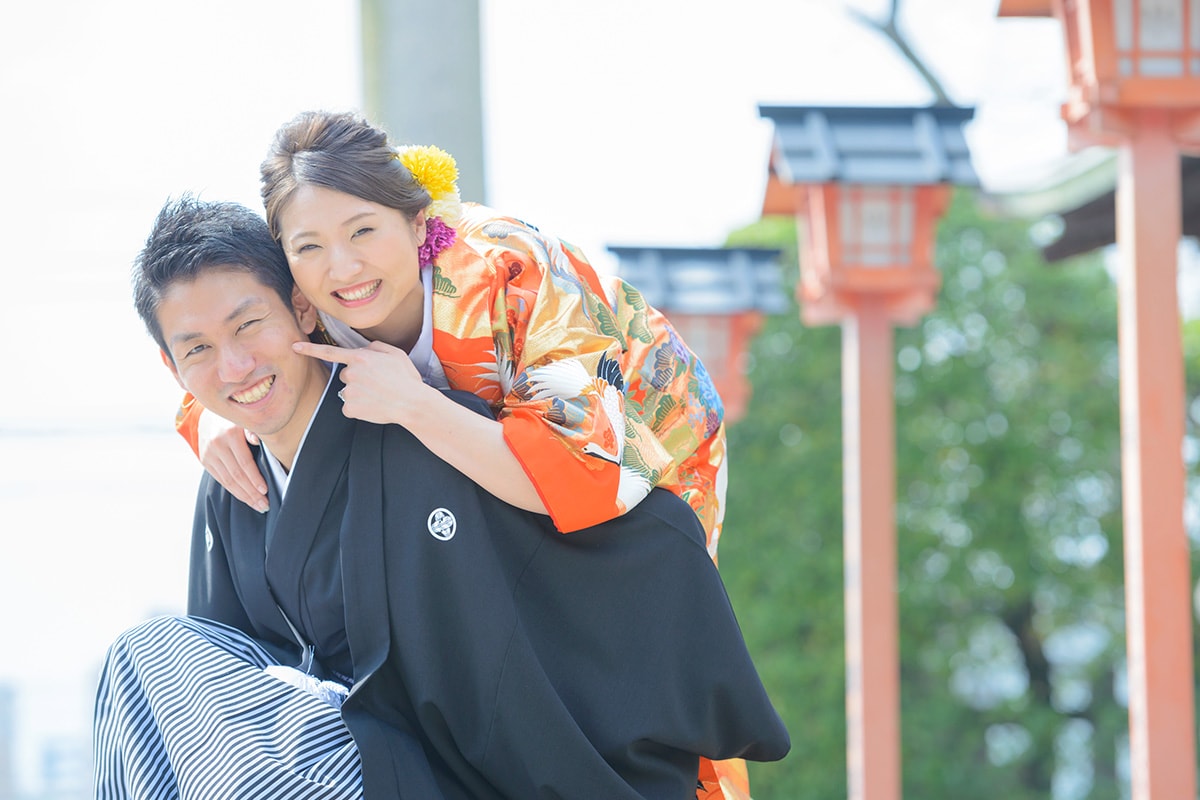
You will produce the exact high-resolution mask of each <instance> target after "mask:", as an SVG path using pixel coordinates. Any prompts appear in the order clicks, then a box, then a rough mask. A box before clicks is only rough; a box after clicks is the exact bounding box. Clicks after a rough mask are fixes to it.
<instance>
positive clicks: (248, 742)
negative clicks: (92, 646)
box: [94, 617, 362, 800]
mask: <svg viewBox="0 0 1200 800" xmlns="http://www.w3.org/2000/svg"><path fill="white" fill-rule="evenodd" d="M276 665H278V662H277V661H276V660H275V659H274V658H273V657H272V656H271V655H270V654H269V653H267V651H266V650H264V649H263V648H262V647H261V646H260V645H259V644H258V643H256V642H255V641H254V640H253V639H251V638H250V637H248V636H247V635H246V634H244V633H242V632H241V631H239V630H237V629H235V628H231V627H228V626H226V625H223V624H221V623H218V622H213V621H210V620H203V619H199V618H194V617H160V618H157V619H153V620H150V621H148V622H145V623H142V624H141V625H139V626H137V627H135V628H133V629H131V630H129V631H127V632H125V633H123V634H122V635H121V636H120V637H119V638H118V639H117V640H116V642H114V643H113V645H112V647H110V648H109V651H108V656H107V659H106V661H105V664H104V668H103V670H102V671H101V675H100V686H99V690H98V693H97V698H96V714H95V723H94V724H95V729H94V736H95V739H94V751H95V762H96V763H95V784H96V798H97V800H109V798H113V799H116V798H132V799H134V800H160V799H164V800H165V798H181V799H183V800H186V799H188V798H194V800H217V799H218V798H250V797H264V798H267V797H269V798H272V800H301V799H302V798H303V799H304V800H318V799H319V800H343V798H344V799H345V800H351V798H361V797H362V777H361V765H360V760H359V753H358V749H357V748H356V746H355V744H354V740H353V739H352V738H351V736H350V732H349V730H348V729H347V728H346V725H345V724H344V723H343V722H342V718H341V712H340V711H339V709H337V708H335V707H334V706H332V705H330V704H329V703H327V702H325V701H324V700H322V699H320V698H318V697H316V696H315V695H313V694H310V693H309V692H307V691H305V690H303V689H300V688H297V687H295V686H293V685H291V684H290V683H287V682H285V681H284V680H281V679H279V678H276V677H274V676H272V675H271V674H269V673H267V672H264V671H263V670H264V669H265V668H267V667H271V666H276Z"/></svg>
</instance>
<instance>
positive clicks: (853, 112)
mask: <svg viewBox="0 0 1200 800" xmlns="http://www.w3.org/2000/svg"><path fill="white" fill-rule="evenodd" d="M758 111H759V114H760V115H761V116H763V117H766V118H768V119H770V120H772V121H773V122H774V123H775V143H774V147H773V153H772V156H771V169H772V170H773V171H774V172H775V174H777V175H778V176H779V178H780V179H781V180H782V181H783V182H784V183H789V184H808V183H830V182H834V181H837V182H842V183H861V184H891V185H917V184H936V183H952V184H958V185H963V186H978V185H979V178H978V176H977V175H976V174H975V170H974V168H973V167H972V166H971V155H970V152H969V150H968V149H967V142H966V138H965V137H964V136H963V131H962V127H963V125H964V124H965V123H966V122H968V121H969V120H970V119H972V117H974V115H975V110H974V109H973V108H962V107H958V106H924V107H899V106H895V107H887V106H862V107H860V106H777V105H759V107H758Z"/></svg>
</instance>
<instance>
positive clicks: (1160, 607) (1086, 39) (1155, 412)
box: [998, 0, 1200, 800]
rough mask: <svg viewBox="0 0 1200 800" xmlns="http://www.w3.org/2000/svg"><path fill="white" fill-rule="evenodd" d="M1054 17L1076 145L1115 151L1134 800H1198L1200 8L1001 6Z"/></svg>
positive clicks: (1063, 2) (1118, 3)
mask: <svg viewBox="0 0 1200 800" xmlns="http://www.w3.org/2000/svg"><path fill="white" fill-rule="evenodd" d="M998 13H999V15H1000V16H1054V17H1057V18H1058V20H1059V22H1061V23H1062V27H1063V34H1064V36H1065V38H1066V53H1067V68H1068V76H1069V80H1070V87H1069V90H1068V98H1067V102H1066V103H1065V104H1064V105H1063V109H1062V113H1063V118H1064V119H1065V120H1066V121H1067V123H1068V125H1069V131H1070V135H1071V142H1072V146H1073V147H1078V146H1080V145H1084V144H1106V145H1115V146H1116V147H1117V148H1118V174H1117V189H1116V198H1117V225H1116V230H1117V237H1116V238H1117V250H1118V255H1119V259H1120V265H1119V267H1118V269H1119V276H1118V301H1119V307H1118V308H1119V312H1118V321H1119V339H1120V341H1119V350H1120V371H1121V452H1122V477H1121V483H1122V492H1123V502H1124V534H1125V607H1126V611H1125V615H1126V638H1127V642H1126V648H1127V658H1128V675H1129V733H1130V766H1131V769H1132V783H1133V797H1134V798H1135V800H1151V798H1153V800H1159V799H1160V798H1171V799H1173V798H1194V797H1196V736H1195V711H1194V708H1195V706H1194V703H1195V700H1194V689H1193V686H1194V681H1195V674H1194V667H1193V659H1192V618H1191V604H1190V602H1189V601H1190V591H1189V583H1190V576H1189V572H1190V569H1189V550H1188V541H1187V534H1186V531H1185V529H1184V517H1183V514H1184V492H1185V471H1184V466H1183V459H1182V455H1181V448H1182V443H1183V437H1184V383H1183V354H1182V334H1181V331H1180V320H1179V305H1178V298H1177V294H1176V293H1177V289H1176V281H1177V276H1176V268H1177V264H1176V254H1177V247H1178V243H1179V237H1180V228H1181V215H1182V212H1181V202H1182V200H1181V194H1180V190H1181V187H1180V164H1179V155H1180V147H1181V144H1190V145H1191V146H1193V147H1194V146H1195V145H1196V144H1197V143H1200V139H1198V138H1197V132H1198V130H1200V128H1198V126H1197V122H1198V121H1200V3H1198V2H1196V0H1040V1H1039V0H1020V1H1019V2H1014V1H1013V0H1002V2H1001V4H1000V9H999V12H998Z"/></svg>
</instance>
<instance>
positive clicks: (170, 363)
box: [158, 350, 188, 392]
mask: <svg viewBox="0 0 1200 800" xmlns="http://www.w3.org/2000/svg"><path fill="white" fill-rule="evenodd" d="M158 355H159V357H160V358H162V362H163V364H165V365H166V367H167V369H169V370H170V371H171V377H173V378H174V379H175V382H176V383H178V384H179V388H180V389H183V390H184V391H185V392H186V391H187V390H188V388H187V387H186V386H184V385H183V381H181V380H180V379H179V370H178V369H176V368H175V360H174V359H173V358H171V357H170V356H169V355H167V351H166V350H159V351H158Z"/></svg>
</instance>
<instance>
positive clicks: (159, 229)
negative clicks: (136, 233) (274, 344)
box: [133, 195, 294, 355]
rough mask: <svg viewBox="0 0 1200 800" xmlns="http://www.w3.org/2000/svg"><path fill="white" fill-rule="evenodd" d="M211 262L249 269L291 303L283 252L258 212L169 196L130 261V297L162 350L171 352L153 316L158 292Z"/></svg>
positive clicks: (159, 297)
mask: <svg viewBox="0 0 1200 800" xmlns="http://www.w3.org/2000/svg"><path fill="white" fill-rule="evenodd" d="M214 268H216V269H224V270H234V271H239V272H246V273H249V274H250V275H252V276H253V277H254V278H256V279H257V280H258V281H259V282H260V283H262V284H263V285H264V286H269V287H270V288H272V289H274V290H275V293H276V294H278V295H279V297H280V299H282V300H283V302H284V305H286V306H287V307H288V308H289V309H291V308H292V286H293V285H294V284H293V281H292V273H291V271H290V270H289V269H288V264H287V258H286V257H285V256H284V254H283V249H282V248H280V246H279V244H278V243H276V241H275V240H274V239H273V238H272V237H271V231H270V230H269V229H268V228H267V223H266V221H265V220H264V219H263V218H262V217H261V216H259V215H258V214H256V213H254V212H253V211H251V210H250V209H248V208H246V207H245V206H243V205H239V204H238V203H223V202H210V201H205V200H200V199H197V198H195V197H193V196H191V195H184V196H182V197H180V198H179V199H177V200H168V201H167V202H166V203H165V204H164V205H163V207H162V210H161V211H159V212H158V219H156V220H155V221H154V228H153V229H152V230H151V231H150V235H149V236H148V237H147V238H146V246H145V247H143V248H142V251H141V252H140V253H138V256H137V258H136V259H135V260H134V262H133V303H134V305H135V306H136V307H137V312H138V314H139V315H140V316H141V318H142V322H144V323H145V325H146V330H148V331H149V332H150V335H151V336H153V337H154V341H156V342H158V346H159V347H160V348H162V350H163V352H164V353H167V354H168V355H169V354H170V351H169V350H168V349H167V344H166V341H165V340H164V339H163V332H162V325H161V324H159V320H158V306H159V304H160V303H161V302H162V298H163V295H164V294H166V292H167V290H169V289H170V288H171V286H172V285H173V284H175V283H176V282H178V281H188V282H190V281H194V280H196V279H197V278H198V277H200V276H201V275H202V274H204V273H205V272H206V271H207V270H210V269H214Z"/></svg>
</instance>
